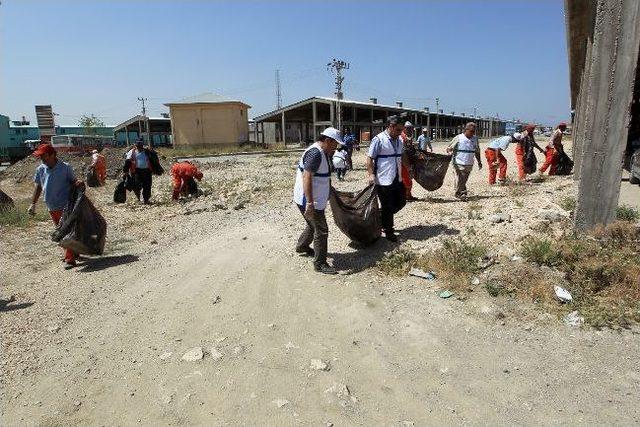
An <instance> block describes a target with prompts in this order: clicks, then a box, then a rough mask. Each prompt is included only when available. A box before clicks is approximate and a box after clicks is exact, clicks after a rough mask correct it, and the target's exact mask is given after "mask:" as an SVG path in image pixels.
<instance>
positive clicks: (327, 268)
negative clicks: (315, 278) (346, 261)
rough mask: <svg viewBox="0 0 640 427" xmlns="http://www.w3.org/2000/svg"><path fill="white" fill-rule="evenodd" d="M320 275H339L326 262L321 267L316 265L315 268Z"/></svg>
mask: <svg viewBox="0 0 640 427" xmlns="http://www.w3.org/2000/svg"><path fill="white" fill-rule="evenodd" d="M313 268H314V269H315V270H316V271H317V272H318V273H322V274H338V271H337V270H336V269H335V268H333V267H331V266H330V265H329V264H327V263H326V262H324V263H322V264H320V265H315V266H314V267H313Z"/></svg>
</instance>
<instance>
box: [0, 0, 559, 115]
mask: <svg viewBox="0 0 640 427" xmlns="http://www.w3.org/2000/svg"><path fill="white" fill-rule="evenodd" d="M0 25H1V26H0V37H1V39H0V43H1V46H2V48H1V50H0V54H1V55H2V57H1V58H2V60H1V63H0V72H1V76H2V80H1V86H0V93H1V95H0V96H1V98H0V99H1V102H0V113H2V114H6V115H9V116H10V117H11V118H12V119H13V118H19V117H20V116H22V115H26V116H27V117H29V118H31V119H32V120H34V119H35V113H34V107H33V106H34V104H38V103H43V104H52V105H53V107H54V111H56V112H57V113H59V114H60V116H59V117H58V119H57V122H58V124H75V123H77V121H78V118H79V116H80V115H82V114H85V113H93V114H95V115H97V116H99V117H101V118H102V119H103V120H104V122H105V123H107V124H116V123H118V122H120V121H123V120H125V119H127V118H128V117H131V116H132V115H133V114H135V113H137V112H138V111H139V104H138V103H137V101H136V98H137V97H138V96H145V97H148V98H149V99H150V101H149V104H150V106H149V110H150V113H151V114H152V115H158V114H159V113H160V112H162V111H166V107H164V106H163V105H162V104H163V103H164V102H168V101H171V100H175V99H180V98H183V97H187V96H192V95H196V94H199V93H202V92H215V93H220V94H223V95H226V96H228V97H232V98H237V99H241V100H242V101H244V102H246V103H248V104H250V105H251V106H252V107H253V108H252V109H251V110H250V116H251V117H254V116H256V115H259V114H261V113H264V112H267V111H270V110H272V109H273V108H274V106H275V102H276V99H275V98H276V96H275V83H274V72H275V69H280V70H281V79H282V93H283V101H284V103H285V104H287V103H291V102H295V101H298V100H300V99H303V98H307V97H310V96H313V95H324V96H331V95H332V93H333V81H332V77H331V75H330V74H329V73H328V72H327V70H326V64H327V62H328V61H329V60H330V59H331V58H334V57H335V58H340V59H344V60H346V61H349V62H350V64H351V68H350V69H349V70H348V71H347V72H346V85H345V90H344V92H345V97H346V98H348V99H356V100H367V99H368V98H369V97H372V96H376V97H378V99H379V102H381V103H393V102H395V101H396V100H402V101H404V103H405V105H406V106H412V107H418V108H422V107H424V106H429V107H431V108H432V109H435V101H434V99H435V98H436V97H439V98H440V100H441V108H443V109H444V110H445V111H446V112H451V111H455V112H466V113H472V112H473V108H474V107H477V108H478V112H479V113H480V114H482V115H490V114H491V115H492V114H496V113H498V114H499V115H500V117H507V118H511V117H518V118H521V119H523V120H534V119H535V120H537V121H539V122H542V123H549V124H552V123H554V122H557V121H558V120H561V119H562V120H564V119H566V118H567V117H568V112H569V82H568V61H567V57H566V39H565V28H564V14H563V2H562V1H561V0H535V1H534V0H531V1H506V0H505V1H484V0H483V1H471V0H469V1H452V0H448V1H393V2H387V1H370V2H364V1H357V2H356V1H354V2H346V1H345V2H343V1H323V2H316V1H300V2H294V1H280V2H276V1H274V2H267V1H204V0H201V1H177V0H176V1H123V0H120V1H111V2H107V1H98V0H91V1H89V0H87V1H61V0H56V1H30V0H2V5H1V6H0Z"/></svg>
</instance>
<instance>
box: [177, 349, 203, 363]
mask: <svg viewBox="0 0 640 427" xmlns="http://www.w3.org/2000/svg"><path fill="white" fill-rule="evenodd" d="M203 357H204V353H203V352H202V347H194V348H192V349H191V350H189V351H187V352H186V353H185V354H183V355H182V360H185V361H187V362H195V361H198V360H201V359H202V358H203Z"/></svg>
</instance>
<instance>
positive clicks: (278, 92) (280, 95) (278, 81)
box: [276, 70, 282, 110]
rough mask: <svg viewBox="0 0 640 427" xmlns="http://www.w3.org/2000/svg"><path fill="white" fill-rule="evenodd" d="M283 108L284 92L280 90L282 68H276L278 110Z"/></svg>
mask: <svg viewBox="0 0 640 427" xmlns="http://www.w3.org/2000/svg"><path fill="white" fill-rule="evenodd" d="M280 108H282V92H281V90H280V70H276V110H279V109H280Z"/></svg>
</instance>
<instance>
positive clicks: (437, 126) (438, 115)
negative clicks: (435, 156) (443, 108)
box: [433, 98, 440, 141]
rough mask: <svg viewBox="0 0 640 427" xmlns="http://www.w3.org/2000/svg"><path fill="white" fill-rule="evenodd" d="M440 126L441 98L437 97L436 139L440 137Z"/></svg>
mask: <svg viewBox="0 0 640 427" xmlns="http://www.w3.org/2000/svg"><path fill="white" fill-rule="evenodd" d="M439 126H440V98H436V137H435V138H433V139H434V141H435V140H437V139H438V136H439V135H438V128H439Z"/></svg>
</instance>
